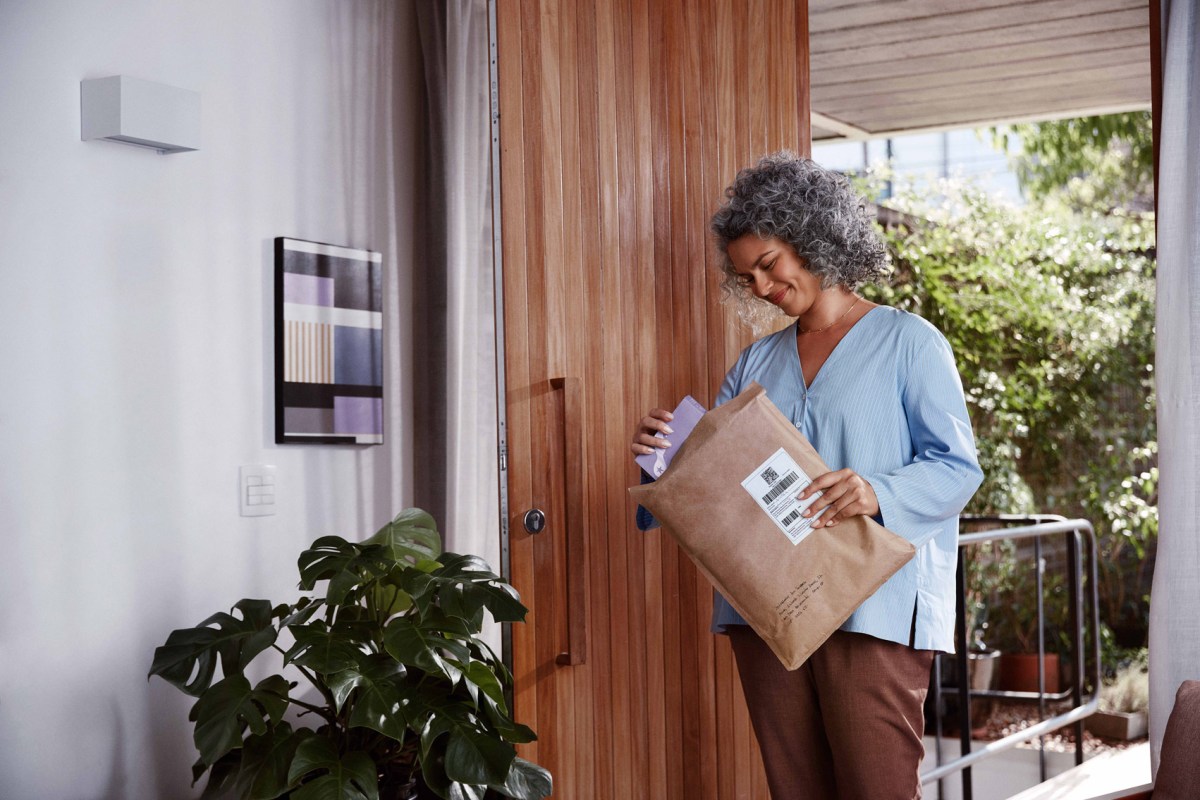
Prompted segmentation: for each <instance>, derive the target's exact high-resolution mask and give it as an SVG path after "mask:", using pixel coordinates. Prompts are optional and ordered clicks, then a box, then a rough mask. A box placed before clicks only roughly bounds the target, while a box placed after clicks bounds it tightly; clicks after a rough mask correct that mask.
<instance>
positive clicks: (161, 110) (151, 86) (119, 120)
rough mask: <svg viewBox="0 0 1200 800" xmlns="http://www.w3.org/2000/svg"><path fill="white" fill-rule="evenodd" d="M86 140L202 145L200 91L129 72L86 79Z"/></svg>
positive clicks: (163, 148) (169, 148) (158, 146)
mask: <svg viewBox="0 0 1200 800" xmlns="http://www.w3.org/2000/svg"><path fill="white" fill-rule="evenodd" d="M79 95H80V112H81V113H80V116H81V119H82V123H83V134H82V138H83V141H85V142H86V141H90V140H92V139H103V140H105V141H109V142H120V143H122V144H132V145H135V146H137V147H148V148H150V149H152V150H157V151H158V152H159V153H160V154H162V155H166V154H167V153H183V152H187V151H189V150H199V149H200V93H199V92H193V91H189V90H188V89H179V88H177V87H175V86H167V85H166V84H163V83H153V82H152V81H143V80H139V79H137V78H130V77H129V76H127V75H112V76H110V77H107V78H94V79H92V80H86V81H80V83H79Z"/></svg>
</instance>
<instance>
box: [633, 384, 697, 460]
mask: <svg viewBox="0 0 1200 800" xmlns="http://www.w3.org/2000/svg"><path fill="white" fill-rule="evenodd" d="M704 410H705V409H704V406H702V405H700V403H698V402H697V401H696V398H694V397H692V396H691V395H690V394H689V395H688V396H687V397H685V398H683V399H682V400H680V401H679V405H678V406H676V408H675V410H674V411H673V412H672V419H671V422H670V426H671V430H672V431H674V433H671V434H670V435H668V436H663V435H662V434H661V433H656V434H654V435H655V436H656V437H657V438H659V439H666V440H667V441H668V442H670V443H671V446H670V447H668V448H666V449H663V448H657V447H656V448H655V449H654V452H653V453H649V454H647V455H644V456H636V457H635V458H634V460H635V461H637V463H638V466H640V467H641V468H642V469H643V470H645V472H646V474H647V475H649V476H650V477H651V478H654V479H657V478H658V477H659V476H660V475H662V474H663V473H664V472H666V471H667V467H669V466H670V465H671V459H672V458H674V457H675V452H676V451H677V450H679V445H681V444H683V440H684V439H686V438H687V437H688V434H690V433H691V432H692V428H694V427H696V423H697V422H699V421H700V418H701V417H703V416H704Z"/></svg>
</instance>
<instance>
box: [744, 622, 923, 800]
mask: <svg viewBox="0 0 1200 800" xmlns="http://www.w3.org/2000/svg"><path fill="white" fill-rule="evenodd" d="M728 630H729V631H730V639H731V641H732V644H733V653H734V656H735V658H736V659H737V666H738V672H739V674H740V675H741V679H742V690H743V692H744V693H745V695H746V704H747V705H748V706H749V708H750V721H751V723H752V724H753V725H754V734H755V736H756V737H757V738H758V744H759V748H760V749H761V750H762V755H763V763H764V765H765V766H766V768H767V783H768V785H769V786H770V787H771V797H772V800H809V799H810V798H811V800H891V799H892V798H895V800H913V798H920V797H921V780H920V775H919V769H920V763H921V759H922V757H923V756H924V753H925V750H924V745H923V743H922V741H921V737H922V735H923V734H924V729H925V716H924V711H923V707H924V703H925V694H926V692H927V691H928V689H929V671H930V668H931V667H932V666H933V656H934V653H933V651H932V650H914V649H913V648H911V647H906V646H905V645H902V644H896V643H894V642H885V641H883V640H882V639H876V638H875V637H873V636H867V635H865V634H861V633H845V632H843V631H838V632H836V633H834V634H833V636H832V637H830V639H829V640H828V641H826V642H825V644H823V645H821V647H820V649H818V650H817V652H815V653H814V654H813V655H812V657H811V658H809V659H808V661H806V662H805V663H804V664H803V665H802V666H801V667H800V668H799V669H796V670H793V671H792V672H788V671H787V670H786V669H784V668H783V665H782V664H780V663H779V659H777V658H776V657H775V654H774V653H772V652H771V650H770V648H768V647H767V645H766V644H764V643H763V640H762V639H760V638H759V637H758V634H756V633H755V632H754V631H753V630H752V629H751V628H750V627H749V626H747V625H731V626H730V627H729V628H728Z"/></svg>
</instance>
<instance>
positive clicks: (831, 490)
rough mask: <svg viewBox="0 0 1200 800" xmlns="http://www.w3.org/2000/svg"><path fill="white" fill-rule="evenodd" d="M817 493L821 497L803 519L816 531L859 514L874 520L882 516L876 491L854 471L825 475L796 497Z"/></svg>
mask: <svg viewBox="0 0 1200 800" xmlns="http://www.w3.org/2000/svg"><path fill="white" fill-rule="evenodd" d="M817 492H821V493H822V494H821V496H820V497H818V498H817V499H816V500H815V501H813V504H812V505H811V506H809V507H808V508H807V509H805V511H804V516H806V517H808V518H809V519H811V520H813V527H814V528H821V527H833V526H834V525H837V524H838V523H839V522H841V521H842V520H844V519H847V518H849V517H856V516H858V515H859V514H866V515H867V516H868V517H873V516H875V515H876V514H878V513H879V498H877V497H876V496H875V490H874V489H872V488H871V484H869V483H867V481H866V479H864V478H863V477H862V476H861V475H859V474H858V473H857V472H855V471H854V470H852V469H839V470H837V471H836V472H826V473H825V474H824V475H821V476H820V477H818V478H815V479H814V480H813V482H812V483H810V484H809V485H808V486H806V487H804V491H803V492H801V493H800V494H799V495H797V497H799V498H800V499H801V500H803V499H805V498H807V497H811V496H812V495H814V494H816V493H817Z"/></svg>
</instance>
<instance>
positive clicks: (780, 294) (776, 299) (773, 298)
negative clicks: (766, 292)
mask: <svg viewBox="0 0 1200 800" xmlns="http://www.w3.org/2000/svg"><path fill="white" fill-rule="evenodd" d="M785 294H787V288H783V289H780V290H779V291H778V292H776V293H775V294H773V295H771V296H770V297H768V298H767V302H768V303H772V304H774V305H779V301H780V300H782V299H783V296H784V295H785Z"/></svg>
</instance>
